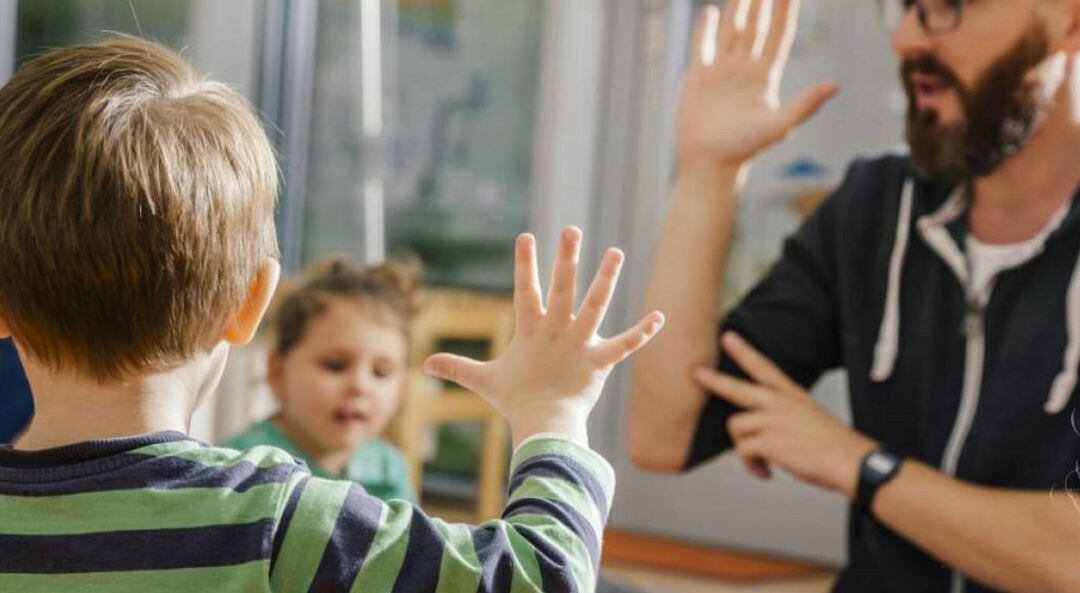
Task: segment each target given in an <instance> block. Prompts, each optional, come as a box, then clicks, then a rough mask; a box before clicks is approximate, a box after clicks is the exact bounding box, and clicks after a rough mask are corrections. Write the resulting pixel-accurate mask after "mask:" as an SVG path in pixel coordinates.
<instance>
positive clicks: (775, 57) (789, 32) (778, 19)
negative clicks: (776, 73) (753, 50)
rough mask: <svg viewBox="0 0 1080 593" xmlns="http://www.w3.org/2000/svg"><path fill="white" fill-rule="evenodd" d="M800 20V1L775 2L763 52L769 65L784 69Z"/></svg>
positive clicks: (762, 55)
mask: <svg viewBox="0 0 1080 593" xmlns="http://www.w3.org/2000/svg"><path fill="white" fill-rule="evenodd" d="M798 20H799V0H773V7H772V14H771V16H770V19H769V28H768V29H767V30H766V36H765V45H764V46H762V51H761V59H762V60H764V61H765V62H766V63H768V64H777V63H779V64H780V65H781V67H783V63H784V62H785V61H786V60H787V56H788V52H790V51H791V43H792V41H794V39H795V30H796V28H797V24H798Z"/></svg>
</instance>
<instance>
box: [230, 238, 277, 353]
mask: <svg viewBox="0 0 1080 593" xmlns="http://www.w3.org/2000/svg"><path fill="white" fill-rule="evenodd" d="M280 276H281V264H279V263H278V262H277V260H275V259H270V258H268V259H266V260H265V261H263V263H262V265H261V266H259V273H258V274H257V275H256V276H255V280H254V281H252V283H251V286H250V287H249V288H248V294H247V297H246V298H245V299H244V302H243V303H241V305H240V307H239V308H238V309H237V310H236V311H234V312H233V314H232V316H231V317H230V319H229V324H228V326H226V327H225V333H224V335H223V336H222V338H223V339H224V340H225V341H226V342H228V343H229V344H231V345H233V346H243V345H244V344H247V343H248V342H250V341H251V339H252V338H254V337H255V330H257V329H259V322H261V321H262V318H263V315H265V314H266V309H267V308H268V307H269V306H270V300H271V299H273V297H274V290H275V289H276V288H277V284H278V278H279V277H280Z"/></svg>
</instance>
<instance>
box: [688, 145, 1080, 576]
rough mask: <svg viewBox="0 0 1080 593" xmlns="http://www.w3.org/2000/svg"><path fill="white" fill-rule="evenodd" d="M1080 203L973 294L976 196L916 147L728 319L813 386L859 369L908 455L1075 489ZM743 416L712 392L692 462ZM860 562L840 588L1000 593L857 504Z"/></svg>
mask: <svg viewBox="0 0 1080 593" xmlns="http://www.w3.org/2000/svg"><path fill="white" fill-rule="evenodd" d="M1077 198H1080V192H1078V194H1077ZM1076 202H1077V199H1076V198H1074V200H1073V203H1072V205H1070V207H1069V211H1068V212H1067V214H1065V216H1064V218H1063V219H1061V221H1060V223H1059V224H1058V226H1057V227H1056V228H1053V229H1052V230H1051V231H1050V232H1049V233H1048V234H1047V236H1046V238H1045V241H1044V242H1042V244H1041V247H1039V248H1038V249H1036V250H1034V252H1033V253H1032V254H1031V257H1030V258H1028V259H1027V260H1025V261H1024V262H1023V263H1021V264H1019V265H1017V266H1016V267H1013V268H1009V269H1006V270H1003V271H1002V272H1000V273H999V274H998V275H997V276H996V277H995V279H994V280H993V281H992V282H990V285H989V287H988V289H987V290H986V291H984V293H983V294H979V295H971V294H968V292H969V291H968V290H967V289H966V284H967V280H966V279H967V277H968V265H967V259H966V256H965V254H964V245H965V243H966V241H965V240H964V238H965V237H966V235H967V216H966V214H967V200H966V193H965V192H964V191H963V190H962V189H956V188H952V187H949V186H946V185H943V184H941V183H935V182H934V181H932V180H925V179H919V178H917V177H916V176H915V175H914V174H913V172H912V167H911V163H910V160H909V159H908V158H907V157H906V156H904V155H890V156H885V157H881V158H876V159H873V160H859V161H856V162H855V163H854V164H853V165H852V166H851V167H850V169H849V170H848V172H847V175H846V177H845V180H844V183H843V185H842V186H841V187H840V188H839V189H838V190H837V192H836V193H835V194H834V195H833V196H831V197H830V198H829V199H828V200H827V201H826V202H825V203H824V204H822V206H821V207H820V208H819V209H818V210H817V211H816V212H815V213H814V214H813V216H811V218H810V219H809V220H807V221H806V223H805V224H803V226H802V228H800V229H799V231H798V232H797V233H796V234H795V235H793V236H792V237H791V238H789V239H788V240H787V242H786V243H785V246H784V250H783V254H782V256H781V258H780V260H779V261H778V262H777V264H776V265H775V266H774V267H773V269H772V270H771V271H770V273H769V274H768V276H767V277H766V278H765V279H764V280H763V281H762V282H761V283H760V284H759V285H758V286H757V287H756V288H754V290H752V291H751V292H750V293H749V294H748V295H747V297H746V298H745V300H743V302H742V303H740V304H739V306H738V307H736V308H735V310H734V311H733V312H732V313H731V314H730V315H729V316H728V318H727V319H726V320H725V322H724V323H723V328H722V330H724V331H726V330H734V331H736V332H738V333H740V334H741V335H742V336H744V337H745V338H746V339H747V340H748V341H749V342H750V343H752V344H753V345H754V346H756V347H757V348H759V349H760V350H761V351H762V352H764V353H765V354H766V355H768V356H769V357H770V358H771V359H772V360H774V361H775V362H776V363H777V364H778V365H779V366H780V367H782V368H783V369H784V370H785V371H786V372H787V373H788V374H789V375H790V376H791V377H792V378H793V379H795V380H797V381H798V382H799V383H801V384H802V385H803V386H810V385H811V384H813V383H814V382H815V381H817V379H818V378H820V377H821V375H822V374H823V373H825V372H826V371H829V370H832V369H836V368H843V369H845V370H846V371H847V380H848V389H849V394H850V398H851V409H852V417H853V422H854V425H855V427H856V428H857V429H858V430H859V431H861V432H863V433H865V434H867V435H870V436H871V437H873V438H874V439H877V440H880V441H881V442H883V443H884V444H885V445H886V446H887V447H889V448H890V449H891V450H892V451H894V452H895V453H897V454H899V455H901V456H906V457H910V458H914V459H919V460H921V461H923V462H925V463H928V464H930V465H932V466H936V467H938V468H939V469H941V470H942V471H943V472H945V473H948V474H950V475H954V476H956V477H957V478H959V479H961V480H965V481H968V482H971V483H974V484H981V485H985V486H994V487H1000V488H1013V489H1027V490H1042V491H1047V492H1049V491H1050V490H1052V489H1060V488H1062V487H1063V486H1064V485H1065V482H1066V480H1067V479H1068V478H1069V476H1070V474H1071V473H1072V472H1073V471H1074V470H1075V469H1076V467H1077V466H1076V464H1077V461H1078V460H1080V436H1078V435H1077V433H1076V432H1075V431H1074V429H1073V425H1072V422H1071V419H1072V411H1073V409H1074V408H1075V407H1076V405H1077V402H1076V401H1074V398H1075V392H1076V390H1077V389H1076V388H1077V363H1078V361H1080V209H1077V208H1076V207H1075V204H1076ZM898 222H899V224H898ZM719 366H720V368H721V369H722V370H724V371H726V372H729V373H733V374H736V375H744V373H742V372H741V371H740V370H739V369H738V368H737V367H736V366H735V365H734V363H732V362H731V361H730V360H726V359H722V360H721V362H720V365H719ZM734 410H735V408H733V407H732V406H731V405H730V404H727V403H725V402H723V401H722V400H720V399H719V398H710V399H709V402H708V404H707V405H706V407H705V409H704V410H703V412H702V414H701V418H700V420H699V423H698V428H697V432H696V434H695V436H694V441H693V444H692V447H691V451H690V455H689V459H688V461H687V467H688V468H689V467H693V466H695V465H698V464H700V463H701V462H702V461H704V460H706V459H708V458H710V457H712V456H714V455H716V454H718V453H720V452H722V451H724V450H726V449H729V448H730V447H731V446H732V442H731V438H730V436H729V435H728V434H727V432H726V429H725V420H726V419H727V417H728V416H729V415H730V414H731V413H732V412H733V411H734ZM1077 520H1080V517H1078V518H1077ZM848 559H849V561H848V566H847V567H846V568H845V569H844V570H843V571H842V572H841V574H840V578H839V580H838V582H837V583H836V586H835V588H834V592H836V593H892V592H896V593H924V592H925V593H961V592H964V593H982V592H988V591H991V589H989V588H987V587H984V586H982V585H980V584H978V583H976V582H968V581H967V579H965V578H964V577H963V576H962V575H960V574H958V573H955V572H954V571H953V570H951V569H950V568H949V567H947V566H945V565H944V564H942V563H941V562H939V561H937V560H935V559H933V558H931V557H930V556H928V555H927V554H925V553H924V552H922V551H921V550H919V549H918V548H916V547H915V546H914V545H913V544H911V543H909V542H908V541H906V540H904V539H902V538H901V537H900V536H899V535H897V534H896V533H893V532H892V531H891V530H889V528H887V527H885V526H884V525H883V524H881V523H880V522H878V521H877V520H875V519H874V518H873V517H870V516H868V515H866V514H864V513H860V512H858V511H852V513H851V514H850V518H849V526H848Z"/></svg>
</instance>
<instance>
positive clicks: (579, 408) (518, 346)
mask: <svg viewBox="0 0 1080 593" xmlns="http://www.w3.org/2000/svg"><path fill="white" fill-rule="evenodd" d="M580 248H581V231H580V230H578V229H576V228H567V229H565V230H564V231H563V232H562V235H561V236H560V239H559V253H558V257H557V259H556V261H555V265H554V269H553V271H552V280H551V290H550V293H549V294H548V301H547V307H546V308H545V306H544V303H543V302H542V300H541V294H540V280H539V276H538V272H537V264H536V240H535V239H534V238H533V236H532V235H529V234H523V235H521V236H519V237H518V239H517V244H516V255H515V262H514V317H515V328H514V337H513V338H512V339H511V340H510V344H509V345H508V346H507V348H506V349H505V350H504V351H503V353H502V355H501V356H499V357H498V358H496V359H495V360H492V361H490V362H479V361H476V360H472V359H469V358H464V357H461V356H456V355H453V354H436V355H434V356H432V357H430V358H428V359H427V361H425V362H424V370H425V371H426V372H428V373H429V374H431V375H434V376H436V377H440V378H443V379H448V380H451V381H454V382H457V383H459V384H461V385H462V386H463V387H465V388H467V389H470V390H472V391H475V392H477V393H479V394H480V395H482V396H483V397H484V398H485V399H487V400H488V401H489V402H491V404H492V405H493V406H495V409H497V410H498V411H499V413H501V414H502V415H503V417H505V418H506V419H507V421H508V422H509V423H510V427H511V430H512V432H513V435H514V442H515V445H516V444H518V443H520V442H521V441H523V440H525V439H526V438H528V437H529V436H532V435H534V434H538V433H542V432H552V433H559V434H562V435H564V436H567V437H570V438H571V439H573V440H575V441H578V442H580V443H582V444H586V443H587V442H588V439H587V436H586V421H587V419H588V416H589V412H590V411H592V408H593V406H594V405H595V404H596V401H597V399H598V398H599V397H600V391H601V390H602V388H603V386H604V381H605V380H606V379H607V377H608V374H610V372H611V369H612V368H614V366H615V365H616V364H618V363H619V362H621V361H622V360H624V359H626V358H627V357H628V356H630V355H631V354H633V353H634V352H635V351H637V350H638V349H640V348H641V347H642V346H644V345H645V344H646V343H647V342H648V341H649V340H650V339H651V338H652V337H653V336H654V335H656V333H657V332H658V331H659V330H660V328H661V327H662V326H663V324H664V316H663V315H662V314H660V313H659V312H652V313H650V314H648V315H646V316H645V317H644V318H643V319H642V320H641V321H639V322H638V323H637V324H636V325H634V327H632V328H630V329H628V330H626V331H625V332H623V333H621V334H619V335H618V336H615V337H613V338H609V339H604V338H601V337H600V336H598V335H597V333H596V332H597V330H598V329H599V327H600V324H601V323H602V322H603V320H604V315H605V314H606V313H607V307H608V303H610V302H611V297H612V294H613V293H614V291H615V284H616V282H617V280H618V276H619V270H620V268H621V267H622V262H623V254H622V252H621V251H619V250H618V249H608V250H607V252H606V253H605V254H604V258H603V261H602V263H601V264H600V270H599V271H598V272H597V273H596V277H595V278H593V281H592V285H591V286H590V287H589V291H588V293H587V294H586V295H585V299H584V300H583V302H582V304H581V308H580V309H579V310H578V312H577V315H574V313H573V306H574V286H575V283H576V277H577V269H578V253H579V251H580Z"/></svg>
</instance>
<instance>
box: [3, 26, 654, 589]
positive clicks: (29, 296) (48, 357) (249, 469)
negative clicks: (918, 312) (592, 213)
mask: <svg viewBox="0 0 1080 593" xmlns="http://www.w3.org/2000/svg"><path fill="white" fill-rule="evenodd" d="M0 155H3V158H2V159H0V253H3V263H2V265H0V336H6V335H11V336H13V337H14V340H15V343H16V345H17V347H18V348H19V351H20V354H21V356H22V358H23V361H24V363H25V367H26V373H27V376H28V378H29V380H30V383H31V386H32V388H33V391H34V394H35V401H36V415H35V418H34V420H33V422H32V423H31V425H30V428H29V429H28V431H27V433H26V434H25V436H24V437H23V439H22V440H21V441H20V442H19V445H18V448H17V449H11V448H4V449H0V590H2V591H80V592H87V591H109V592H114V593H115V592H124V591H180V590H183V591H283V592H286V591H287V592H290V593H291V592H295V591H304V590H313V591H345V590H350V589H355V590H362V591H402V592H405V591H410V592H412V591H435V590H438V591H446V592H456V591H461V592H463V593H464V592H466V591H467V592H469V593H472V592H474V591H477V590H482V591H494V590H499V591H510V590H514V591H528V590H545V591H587V590H590V589H591V587H592V585H593V583H594V581H595V578H596V570H597V563H598V559H599V553H600V537H601V530H602V527H603V524H604V521H605V518H606V516H607V511H608V507H609V505H610V502H611V497H612V488H613V483H614V476H613V474H612V471H611V468H610V466H609V465H608V464H607V463H606V462H605V461H604V460H603V459H602V458H600V457H599V456H598V455H597V454H595V453H594V452H592V451H591V450H589V449H588V447H587V439H586V433H585V421H586V417H587V415H588V413H589V411H590V410H591V408H592V406H593V404H594V403H595V401H596V399H597V397H598V396H599V393H600V390H601V387H602V386H603V383H604V380H605V378H606V376H607V374H608V373H609V372H610V370H611V368H612V367H613V366H614V364H616V363H617V362H619V361H620V360H622V359H624V358H625V357H626V356H628V355H629V354H631V353H632V352H633V351H635V350H637V349H638V348H640V347H641V346H642V345H643V344H644V343H645V342H647V341H648V340H649V338H650V337H651V336H652V335H653V334H655V332H656V331H657V330H658V329H659V327H660V325H661V324H662V317H661V316H660V315H659V314H652V315H650V316H648V317H647V318H646V319H644V320H642V321H641V322H640V323H639V324H638V325H637V326H635V327H634V328H632V329H631V330H629V331H627V332H626V333H624V334H622V335H620V336H618V337H616V338H614V339H611V340H603V339H600V338H599V337H597V335H596V329H597V328H598V326H599V324H600V322H601V320H602V318H603V315H604V310H605V308H606V305H607V303H608V301H609V300H610V297H611V293H612V290H613V288H614V283H615V278H616V275H617V272H618V268H619V265H620V263H621V256H620V255H619V254H618V252H616V251H611V252H609V253H608V254H607V255H606V256H605V259H604V262H603V264H602V265H601V269H600V272H599V273H598V275H597V279H596V280H595V281H594V283H593V286H592V287H591V288H590V292H589V294H588V295H587V296H586V297H585V301H584V305H583V306H582V308H581V310H580V311H578V313H577V314H576V315H573V314H572V313H571V307H572V303H573V289H572V287H573V285H574V277H575V274H576V267H577V266H576V258H577V252H578V245H579V243H580V233H579V232H577V231H575V230H573V229H569V230H568V231H567V232H565V233H564V234H563V237H562V241H561V244H560V253H559V257H558V261H557V263H556V264H555V270H554V274H553V286H552V288H551V294H550V297H549V300H548V302H547V305H546V307H545V306H544V305H543V304H542V303H541V300H540V293H539V286H538V282H537V278H536V268H535V250H534V242H533V240H532V238H531V237H529V236H523V237H522V238H521V239H520V240H519V241H518V244H517V253H516V257H517V260H516V261H517V271H516V277H515V305H516V312H517V322H518V326H517V332H516V334H515V336H514V338H513V340H512V342H511V344H510V345H509V346H508V348H507V350H506V351H505V353H504V355H503V356H501V357H500V358H499V359H496V360H494V361H491V362H487V363H479V362H475V361H471V360H466V359H462V358H458V357H454V356H449V355H436V356H435V357H432V359H430V360H429V361H427V362H426V367H427V369H428V370H429V371H430V372H431V373H433V374H435V375H437V376H440V377H443V378H448V379H453V380H456V381H458V382H460V383H462V384H463V385H464V386H466V387H468V388H470V389H473V390H475V391H477V392H479V393H480V394H481V395H483V396H484V397H486V398H487V399H488V400H489V401H491V403H492V404H493V405H494V406H495V407H496V408H497V409H498V410H499V411H500V412H501V413H503V414H504V416H505V417H506V418H507V421H508V422H509V424H510V426H511V430H512V433H513V436H514V442H515V447H516V451H515V453H514V457H513V462H512V463H513V468H512V477H511V480H510V487H509V494H510V502H509V503H508V505H507V507H506V510H505V512H504V514H503V518H502V519H501V520H498V521H492V522H489V523H486V524H484V525H482V526H480V527H469V526H465V525H451V524H447V523H445V522H442V521H439V520H433V519H430V518H428V517H426V516H425V515H424V514H423V513H422V512H420V511H419V510H418V509H416V508H414V507H412V506H410V505H409V504H407V503H404V502H400V501H396V502H394V503H391V504H385V503H383V502H381V501H379V500H378V499H376V498H374V497H371V496H368V495H367V494H366V493H365V492H364V491H363V489H362V488H360V487H358V486H355V485H352V484H349V483H346V482H335V481H329V480H323V479H319V478H315V477H312V476H311V475H310V473H309V472H308V471H307V470H306V469H305V468H304V467H303V466H300V465H298V464H297V463H296V462H294V460H293V459H292V458H290V457H289V456H288V455H286V454H284V453H283V452H281V451H279V450H277V449H274V448H271V447H260V448H256V449H254V450H251V451H249V452H247V453H242V454H240V453H236V452H235V451H231V450H227V449H216V448H212V447H209V446H207V445H204V444H202V443H199V442H197V441H194V440H191V439H189V438H188V437H187V436H185V434H184V431H185V430H186V428H187V426H188V423H189V421H190V418H191V414H192V411H193V410H194V409H195V408H196V406H197V405H198V404H199V402H200V400H202V399H203V397H205V395H206V394H207V393H209V392H210V391H212V390H213V389H214V387H215V384H216V383H217V381H218V379H219V377H220V374H221V371H222V368H223V366H224V363H225V359H226V356H227V352H228V348H229V345H236V344H243V343H245V342H246V341H247V340H248V339H249V338H250V337H251V336H252V333H253V332H254V331H255V328H256V326H257V325H258V323H259V320H260V318H261V317H262V315H263V312H264V310H265V308H266V305H267V303H268V301H269V300H270V295H271V294H272V293H273V290H274V285H275V283H276V281H277V277H278V265H277V263H276V261H275V260H274V259H273V258H274V256H275V254H276V246H275V242H274V241H275V239H274V227H273V209H274V201H275V194H276V170H275V164H274V157H273V152H272V150H271V147H270V145H269V144H268V142H267V140H266V137H265V136H264V134H263V132H262V129H261V128H260V125H259V122H258V121H257V120H256V118H255V117H254V116H253V115H252V114H251V112H250V110H249V109H248V108H247V106H246V105H245V103H244V102H243V100H242V99H241V98H240V97H239V96H237V95H236V94H235V93H234V92H233V91H231V90H229V89H228V88H227V87H225V86H223V85H220V84H216V83H212V82H207V81H205V80H203V79H201V78H199V77H198V76H197V75H196V74H195V73H194V72H193V71H192V69H191V68H190V66H189V65H188V64H186V63H185V62H184V61H183V60H182V59H181V58H179V57H178V56H177V55H175V54H174V53H172V52H170V51H169V50H167V49H164V48H162V47H160V46H157V45H155V44H152V43H149V42H145V41H141V40H137V39H129V38H121V39H114V40H110V41H106V42H104V43H100V44H96V45H87V46H80V47H72V48H67V49H61V50H58V51H54V52H51V53H49V54H46V55H44V56H42V57H40V58H38V59H36V60H33V61H31V62H29V63H27V64H26V65H24V66H23V67H22V69H21V70H19V72H18V73H16V74H15V76H14V77H13V78H12V80H11V81H10V82H9V83H8V84H7V85H6V86H5V87H4V88H3V89H0Z"/></svg>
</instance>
